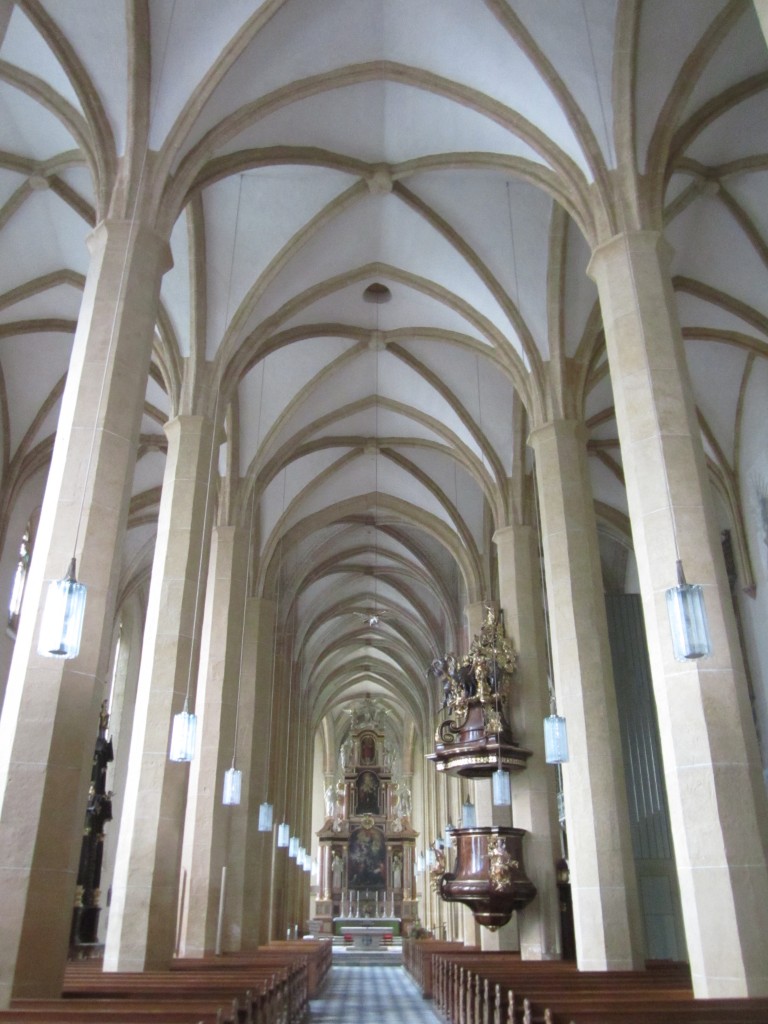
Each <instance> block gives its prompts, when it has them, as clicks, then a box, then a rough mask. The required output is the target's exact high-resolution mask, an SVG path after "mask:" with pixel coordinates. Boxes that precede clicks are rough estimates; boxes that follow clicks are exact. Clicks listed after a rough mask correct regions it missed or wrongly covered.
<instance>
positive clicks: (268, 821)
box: [259, 803, 273, 832]
mask: <svg viewBox="0 0 768 1024" xmlns="http://www.w3.org/2000/svg"><path fill="white" fill-rule="evenodd" d="M272 810H273V808H272V804H268V803H263V804H261V805H260V807H259V832H271V831H272Z"/></svg>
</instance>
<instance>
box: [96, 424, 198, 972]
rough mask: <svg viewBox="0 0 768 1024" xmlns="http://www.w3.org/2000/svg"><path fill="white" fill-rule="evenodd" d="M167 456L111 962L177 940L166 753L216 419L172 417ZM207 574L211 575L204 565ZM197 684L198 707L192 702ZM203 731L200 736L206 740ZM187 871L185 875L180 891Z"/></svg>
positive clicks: (114, 967) (174, 820) (173, 825)
mask: <svg viewBox="0 0 768 1024" xmlns="http://www.w3.org/2000/svg"><path fill="white" fill-rule="evenodd" d="M165 430H166V434H167V435H168V458H167V461H166V467H165V478H164V480H163V492H162V498H161V502H160V513H159V518H158V524H157V542H156V544H155V557H154V564H153V567H152V581H151V583H150V588H149V600H148V606H147V625H146V629H145V631H144V646H143V649H142V656H141V669H140V672H139V686H138V693H137V695H136V719H135V722H134V727H133V739H132V742H131V753H130V755H129V760H128V778H127V782H126V793H125V798H124V801H123V819H122V822H121V824H120V840H119V843H118V849H117V857H116V861H115V875H114V881H113V884H112V907H111V911H110V917H109V929H108V931H107V942H106V949H105V953H104V969H105V970H106V971H141V970H147V969H149V968H160V967H166V966H167V965H168V962H169V960H170V959H171V957H172V956H173V953H174V948H175V942H176V923H177V903H178V898H179V864H180V858H181V841H182V831H183V822H184V809H185V802H186V793H187V782H188V778H189V766H188V765H187V764H175V763H173V762H171V761H169V759H168V744H169V738H170V729H171V722H172V718H173V715H174V714H176V713H177V712H179V711H181V710H182V707H183V704H184V696H185V693H186V690H187V687H188V685H189V680H190V674H191V672H192V664H193V660H194V646H195V638H194V635H193V634H194V632H195V631H196V629H199V627H200V625H201V620H202V616H201V615H198V614H196V607H197V606H198V599H199V597H200V595H199V593H198V591H199V585H198V577H199V575H200V574H201V573H202V574H205V571H206V567H207V558H206V557H203V558H201V551H202V552H203V553H204V555H206V556H207V546H208V539H207V538H206V537H205V536H204V532H205V531H204V524H205V523H206V522H209V521H210V516H208V517H206V497H207V496H208V490H209V489H208V478H209V472H210V466H211V445H212V433H213V431H212V426H211V422H210V421H209V420H207V419H204V418H203V417H201V416H179V417H177V418H176V419H174V420H171V421H170V422H169V423H168V424H166V428H165ZM202 578H203V579H204V578H205V576H204V575H203V576H202ZM194 697H195V694H194V688H192V692H191V693H190V711H192V710H193V707H194ZM199 742H200V737H199V736H198V749H199ZM187 887H188V880H185V881H184V883H183V884H182V890H183V892H182V899H184V898H185V896H186V891H187Z"/></svg>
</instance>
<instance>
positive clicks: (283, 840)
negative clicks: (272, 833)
mask: <svg viewBox="0 0 768 1024" xmlns="http://www.w3.org/2000/svg"><path fill="white" fill-rule="evenodd" d="M290 841H291V826H290V825H289V824H288V822H287V821H282V822H280V824H279V825H278V826H277V845H278V846H279V847H280V848H281V849H285V848H286V847H287V846H288V845H289V843H290Z"/></svg>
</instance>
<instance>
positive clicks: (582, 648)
mask: <svg viewBox="0 0 768 1024" xmlns="http://www.w3.org/2000/svg"><path fill="white" fill-rule="evenodd" d="M585 442H586V432H585V429H584V427H583V425H582V424H581V423H577V422H574V421H568V420H558V421H555V422H552V423H549V424H547V425H546V426H543V427H539V428H538V429H537V430H535V431H534V432H533V434H532V435H531V439H530V443H531V444H532V446H533V449H534V452H535V453H536V479H537V487H538V493H539V506H540V514H541V529H542V540H543V546H544V562H545V567H546V579H547V600H548V604H549V619H550V624H551V635H552V656H553V669H554V679H555V688H556V693H557V702H558V712H559V713H560V714H562V715H565V717H566V719H567V723H568V742H569V746H570V761H569V763H568V764H565V765H563V788H564V794H565V812H566V826H567V830H568V848H569V864H570V868H571V884H572V892H573V908H574V918H575V929H576V954H577V960H578V965H579V968H580V969H581V970H598V971H599V970H622V969H624V970H626V969H632V968H638V967H641V966H642V964H643V960H644V957H643V947H642V928H641V922H640V914H639V905H638V898H637V887H636V881H635V866H634V859H633V854H632V844H631V839H630V832H629V820H628V814H627V795H626V788H625V785H624V768H623V762H622V752H621V742H620V735H619V721H618V714H617V710H616V694H615V690H614V685H613V672H612V668H611V653H610V649H609V646H608V627H607V623H606V613H605V600H604V595H603V584H602V578H601V572H600V556H599V552H598V546H597V531H596V528H595V513H594V505H593V499H592V493H591V489H590V485H589V477H588V473H587V451H586V443H585Z"/></svg>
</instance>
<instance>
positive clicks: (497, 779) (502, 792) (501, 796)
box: [493, 768, 512, 807]
mask: <svg viewBox="0 0 768 1024" xmlns="http://www.w3.org/2000/svg"><path fill="white" fill-rule="evenodd" d="M511 803H512V794H511V793H510V791H509V772H505V771H504V769H503V768H497V769H496V771H495V772H494V773H493V806H494V807H509V806H510V804H511Z"/></svg>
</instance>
